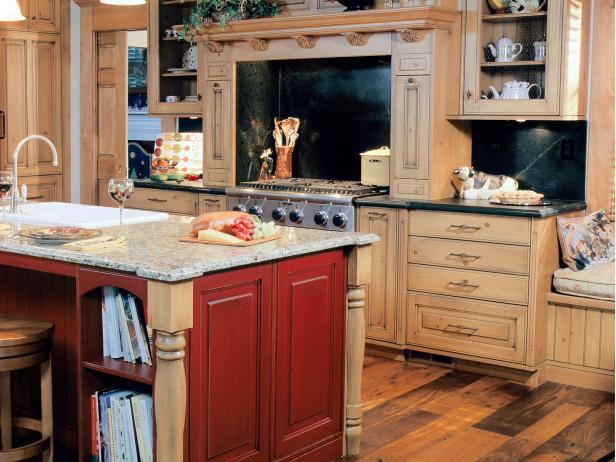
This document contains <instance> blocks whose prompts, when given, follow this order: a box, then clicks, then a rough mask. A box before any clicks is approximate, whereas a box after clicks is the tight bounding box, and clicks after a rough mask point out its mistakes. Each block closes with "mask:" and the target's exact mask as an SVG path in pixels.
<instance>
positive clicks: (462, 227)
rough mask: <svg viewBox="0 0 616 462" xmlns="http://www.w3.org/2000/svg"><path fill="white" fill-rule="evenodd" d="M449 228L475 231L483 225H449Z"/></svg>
mask: <svg viewBox="0 0 616 462" xmlns="http://www.w3.org/2000/svg"><path fill="white" fill-rule="evenodd" d="M449 228H456V229H472V230H473V231H479V230H480V229H481V226H469V225H449Z"/></svg>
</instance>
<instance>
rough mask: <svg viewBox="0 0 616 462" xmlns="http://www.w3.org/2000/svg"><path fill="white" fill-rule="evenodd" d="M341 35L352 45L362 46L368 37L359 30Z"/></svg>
mask: <svg viewBox="0 0 616 462" xmlns="http://www.w3.org/2000/svg"><path fill="white" fill-rule="evenodd" d="M342 35H344V38H346V39H347V42H349V45H353V46H354V47H363V46H364V45H365V44H367V43H368V39H369V38H370V36H369V35H366V34H362V33H360V32H345V33H344V34H342Z"/></svg>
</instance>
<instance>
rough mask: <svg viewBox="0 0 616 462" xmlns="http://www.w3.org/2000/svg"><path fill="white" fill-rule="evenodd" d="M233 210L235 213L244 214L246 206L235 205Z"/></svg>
mask: <svg viewBox="0 0 616 462" xmlns="http://www.w3.org/2000/svg"><path fill="white" fill-rule="evenodd" d="M233 210H234V211H236V212H244V213H246V206H245V205H244V204H237V205H234V206H233Z"/></svg>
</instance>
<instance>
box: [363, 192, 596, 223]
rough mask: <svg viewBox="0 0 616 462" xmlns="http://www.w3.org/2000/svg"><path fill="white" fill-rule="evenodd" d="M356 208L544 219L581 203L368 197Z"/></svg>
mask: <svg viewBox="0 0 616 462" xmlns="http://www.w3.org/2000/svg"><path fill="white" fill-rule="evenodd" d="M354 202H355V204H356V205H359V206H369V207H385V208H397V209H407V210H436V211H439V210H440V211H443V212H463V213H482V214H487V215H505V216H512V217H528V218H545V217H551V216H555V215H559V214H561V213H566V212H575V211H578V210H584V209H585V208H586V202H584V201H566V200H558V199H554V200H551V201H550V202H551V205H544V206H512V205H498V204H490V202H489V201H487V200H470V199H456V198H450V199H438V200H410V199H400V198H392V197H389V196H370V197H364V198H360V199H356V200H355V201H354Z"/></svg>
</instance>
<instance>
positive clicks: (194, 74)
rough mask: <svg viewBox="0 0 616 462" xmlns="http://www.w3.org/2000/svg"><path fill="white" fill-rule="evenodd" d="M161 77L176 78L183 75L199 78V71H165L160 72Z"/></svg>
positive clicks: (184, 76) (183, 76)
mask: <svg viewBox="0 0 616 462" xmlns="http://www.w3.org/2000/svg"><path fill="white" fill-rule="evenodd" d="M160 75H161V77H174V78H178V77H182V78H187V77H190V78H195V79H196V78H197V71H183V72H163V73H162V74H160Z"/></svg>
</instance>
